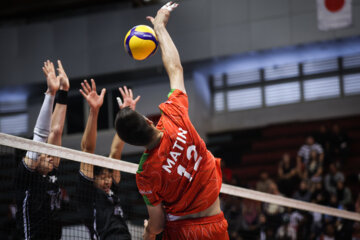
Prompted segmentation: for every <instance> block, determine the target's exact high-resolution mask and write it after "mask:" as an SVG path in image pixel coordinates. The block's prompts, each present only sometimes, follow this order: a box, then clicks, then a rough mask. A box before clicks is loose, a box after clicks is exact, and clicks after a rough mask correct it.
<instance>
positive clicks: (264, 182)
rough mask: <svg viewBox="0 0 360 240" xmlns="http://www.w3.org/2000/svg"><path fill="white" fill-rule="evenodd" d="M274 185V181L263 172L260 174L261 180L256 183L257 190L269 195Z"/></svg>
mask: <svg viewBox="0 0 360 240" xmlns="http://www.w3.org/2000/svg"><path fill="white" fill-rule="evenodd" d="M272 183H274V181H273V180H272V179H270V178H269V174H268V173H267V172H266V171H262V172H261V173H260V180H259V181H258V182H257V183H256V190H257V191H260V192H266V193H268V192H269V190H270V185H271V184H272Z"/></svg>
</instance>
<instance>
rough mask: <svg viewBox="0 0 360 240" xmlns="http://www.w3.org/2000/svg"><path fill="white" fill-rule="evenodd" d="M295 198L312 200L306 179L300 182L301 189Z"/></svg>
mask: <svg viewBox="0 0 360 240" xmlns="http://www.w3.org/2000/svg"><path fill="white" fill-rule="evenodd" d="M293 198H294V199H296V200H300V201H305V202H310V200H311V192H310V191H309V189H308V184H307V181H306V180H302V181H301V182H300V187H299V190H297V191H296V192H295V194H294V196H293Z"/></svg>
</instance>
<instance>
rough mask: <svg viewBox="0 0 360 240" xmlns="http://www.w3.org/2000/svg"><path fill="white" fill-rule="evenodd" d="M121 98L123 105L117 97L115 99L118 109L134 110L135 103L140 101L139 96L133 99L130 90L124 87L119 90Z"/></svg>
mask: <svg viewBox="0 0 360 240" xmlns="http://www.w3.org/2000/svg"><path fill="white" fill-rule="evenodd" d="M119 91H120V93H121V96H122V97H123V100H124V103H123V102H122V101H121V99H120V98H119V97H117V98H116V100H117V102H118V104H119V108H120V109H123V108H124V107H130V108H131V109H132V110H135V107H136V104H137V102H138V101H139V100H140V96H137V97H136V98H135V99H133V98H134V95H133V92H132V90H131V89H128V88H127V87H126V86H124V87H123V88H119Z"/></svg>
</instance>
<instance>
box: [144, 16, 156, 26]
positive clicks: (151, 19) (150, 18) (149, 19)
mask: <svg viewBox="0 0 360 240" xmlns="http://www.w3.org/2000/svg"><path fill="white" fill-rule="evenodd" d="M146 19H147V20H148V21H150V22H151V23H152V24H154V20H155V19H154V18H153V17H151V16H147V17H146Z"/></svg>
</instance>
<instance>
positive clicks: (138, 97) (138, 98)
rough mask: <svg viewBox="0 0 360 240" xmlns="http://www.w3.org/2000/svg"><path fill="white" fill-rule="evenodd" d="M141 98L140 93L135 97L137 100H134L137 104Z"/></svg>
mask: <svg viewBox="0 0 360 240" xmlns="http://www.w3.org/2000/svg"><path fill="white" fill-rule="evenodd" d="M140 98H141V96H140V95H139V96H137V97H136V98H135V100H134V102H135V104H136V103H137V102H138V101H139V100H140Z"/></svg>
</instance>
